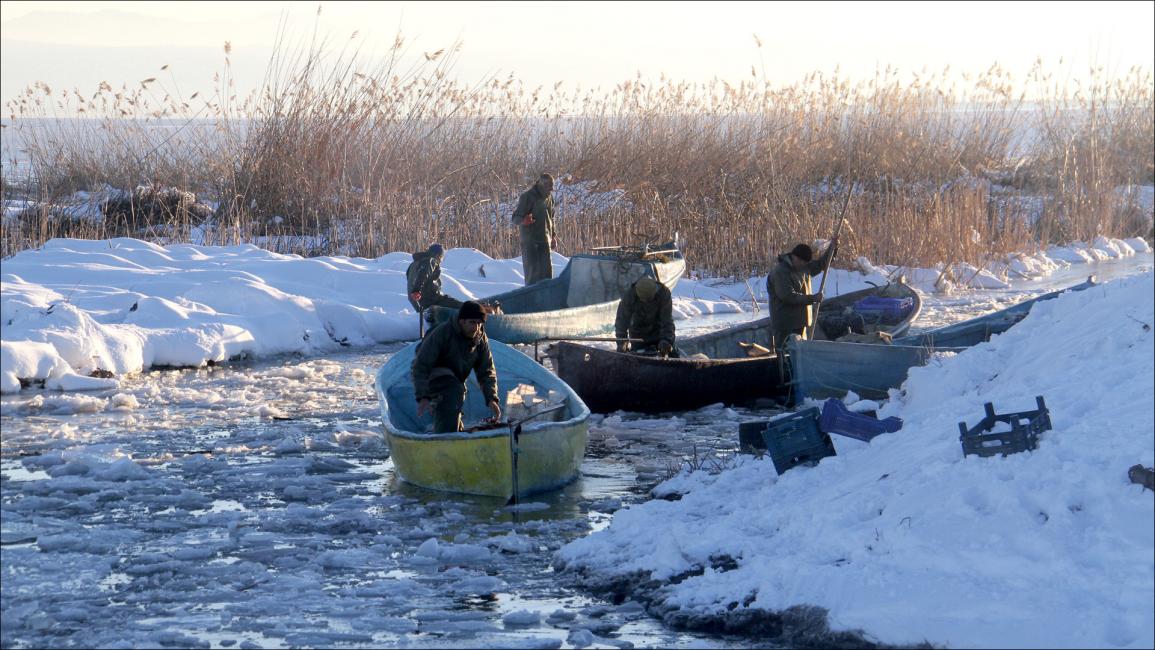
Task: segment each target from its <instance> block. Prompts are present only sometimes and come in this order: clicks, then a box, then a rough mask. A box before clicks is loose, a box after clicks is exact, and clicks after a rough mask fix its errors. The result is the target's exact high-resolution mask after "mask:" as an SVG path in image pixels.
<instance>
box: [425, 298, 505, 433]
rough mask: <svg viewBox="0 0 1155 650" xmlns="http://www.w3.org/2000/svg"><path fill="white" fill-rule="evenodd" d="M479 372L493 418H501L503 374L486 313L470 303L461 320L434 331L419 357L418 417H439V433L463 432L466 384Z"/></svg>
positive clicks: (460, 314) (459, 314)
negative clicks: (487, 332) (495, 362)
mask: <svg viewBox="0 0 1155 650" xmlns="http://www.w3.org/2000/svg"><path fill="white" fill-rule="evenodd" d="M470 372H473V373H474V376H475V377H476V378H477V385H478V386H480V387H481V393H482V396H483V397H484V398H485V403H486V405H487V406H488V407H489V410H490V411H491V412H492V413H493V420H494V421H495V422H496V421H498V420H500V419H501V405H500V403H499V402H498V397H497V370H496V369H495V368H494V366H493V355H492V354H491V353H490V351H489V337H487V336H486V335H485V310H484V309H482V307H481V305H479V304H477V303H476V302H473V301H472V300H470V301H467V302H465V303H464V304H462V305H461V308H460V309H459V310H458V312H457V318H455V319H453V320H450V321H446V322H444V323H442V324H440V325H438V326H437V327H435V328H433V329H432V330H430V331H429V333H428V334H426V335H425V338H424V339H422V340H421V343H420V344H419V347H418V348H417V354H416V355H415V357H414V359H413V394H414V395H415V396H416V398H417V417H418V418H422V417H424V416H425V414H427V413H431V414H432V415H433V433H454V432H457V431H461V430H462V429H463V426H462V421H461V409H462V407H463V406H464V405H465V395H466V390H467V389H466V387H465V380H466V379H468V378H469V373H470Z"/></svg>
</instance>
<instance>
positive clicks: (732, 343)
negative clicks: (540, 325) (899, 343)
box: [549, 283, 922, 413]
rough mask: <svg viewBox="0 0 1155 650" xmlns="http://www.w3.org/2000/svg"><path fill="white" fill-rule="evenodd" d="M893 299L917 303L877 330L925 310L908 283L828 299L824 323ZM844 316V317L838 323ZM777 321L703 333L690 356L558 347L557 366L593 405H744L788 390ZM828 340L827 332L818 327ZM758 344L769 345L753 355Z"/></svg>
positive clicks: (658, 408) (898, 325)
mask: <svg viewBox="0 0 1155 650" xmlns="http://www.w3.org/2000/svg"><path fill="white" fill-rule="evenodd" d="M872 296H873V297H892V298H902V299H907V300H908V301H909V302H908V304H907V307H906V309H905V310H903V313H901V314H899V317H898V318H892V319H890V321H889V322H881V321H885V320H886V319H878V322H874V323H872V324H868V325H866V328H867V329H871V330H872V331H884V332H889V331H893V330H900V331H906V330H907V329H908V328H909V327H910V322H911V321H912V320H913V319H914V318H915V317H916V316H917V315H918V312H919V310H920V309H921V305H922V302H921V299H920V298H919V296H918V293H917V292H916V291H915V290H914V289H912V288H910V287H909V286H907V285H906V284H902V283H894V284H889V285H886V286H881V287H872V288H869V289H865V290H862V291H855V292H852V293H848V294H845V295H842V296H836V297H834V298H831V299H829V300H826V301H823V305H822V308H821V309H820V310H819V323H820V324H822V323H826V324H827V326H828V327H830V329H831V331H835V329H836V328H845V327H846V325H845V321H846V320H847V319H846V310H847V309H853V306H854V304H855V303H856V302H858V301H860V300H863V299H864V298H868V297H872ZM836 321H841V322H836ZM772 332H773V330H772V328H771V326H770V319H769V318H762V319H759V320H755V321H751V322H749V323H743V324H740V325H736V326H734V327H730V328H727V329H724V330H719V331H716V332H710V333H708V334H702V335H700V336H694V337H688V338H684V339H679V340H678V349H679V351H680V352H681V353H682V357H681V358H678V359H662V358H659V357H656V356H644V355H636V354H625V353H620V352H616V351H612V350H606V349H602V348H595V347H591V346H588V345H580V344H576V343H571V342H564V341H563V342H560V343H558V344H556V345H555V346H554V347H553V348H552V350H551V351H550V353H549V356H550V358H551V362H552V364H553V366H554V370H555V371H556V372H557V374H558V376H559V377H561V378H562V380H564V381H565V382H566V383H567V384H569V385H570V386H571V387H572V388H573V389H574V390H575V391H576V392H577V394H578V395H580V396H581V397H582V399H583V400H585V402H586V404H588V405H589V407H590V408H591V409H593V410H595V411H597V412H602V413H605V412H609V411H615V410H619V409H620V410H630V411H641V412H646V413H655V412H664V411H680V410H689V409H695V408H700V407H702V406H706V405H708V404H715V403H718V402H721V403H724V404H743V403H748V402H751V401H753V400H755V399H759V398H770V399H777V398H782V397H784V396H785V395H786V393H787V389H788V385H787V384H785V383H784V381H783V375H784V372H783V370H784V368H783V366H782V365H781V364H780V363H779V360H778V356H777V354H776V353H775V352H774V345H773V342H772V341H771V338H772V336H773V335H772ZM816 335H817V336H821V337H825V336H826V330H823V329H822V327H821V326H820V327H819V328H816ZM751 344H754V345H757V346H760V347H761V348H763V349H764V350H766V352H767V353H766V354H765V356H759V357H751V356H749V352H750V350H751Z"/></svg>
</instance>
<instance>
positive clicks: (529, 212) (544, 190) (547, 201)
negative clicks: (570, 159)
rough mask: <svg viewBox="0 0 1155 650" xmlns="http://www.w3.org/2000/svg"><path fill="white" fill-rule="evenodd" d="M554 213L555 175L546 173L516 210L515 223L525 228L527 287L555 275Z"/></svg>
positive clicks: (523, 248) (523, 246)
mask: <svg viewBox="0 0 1155 650" xmlns="http://www.w3.org/2000/svg"><path fill="white" fill-rule="evenodd" d="M553 216H554V210H553V176H551V175H549V174H542V175H541V177H539V178H538V179H537V182H536V183H534V184H533V187H531V188H529V189H528V190H526V191H525V192H522V194H521V196H520V197H519V198H518V199H517V207H516V208H515V209H514V211H513V223H514V224H515V225H517V226H520V228H519V230H521V265H522V268H523V270H524V272H525V284H526V286H529V285H531V284H533V283H535V282H541V281H542V280H548V279H550V278H552V277H553V261H552V259H551V258H550V246H551V245H552V244H553V240H554V237H555V234H554V227H553Z"/></svg>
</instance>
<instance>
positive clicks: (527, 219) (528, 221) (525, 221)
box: [521, 212, 536, 226]
mask: <svg viewBox="0 0 1155 650" xmlns="http://www.w3.org/2000/svg"><path fill="white" fill-rule="evenodd" d="M534 223H536V221H534V219H533V213H532V212H530V213H529V214H527V215H525V218H524V219H522V220H521V225H523V226H532V225H533V224H534Z"/></svg>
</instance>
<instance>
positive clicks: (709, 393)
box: [550, 341, 785, 413]
mask: <svg viewBox="0 0 1155 650" xmlns="http://www.w3.org/2000/svg"><path fill="white" fill-rule="evenodd" d="M550 359H551V362H552V363H553V366H554V370H556V372H557V374H558V376H559V377H561V378H562V379H563V380H564V381H565V382H566V383H567V384H569V385H570V387H572V388H573V389H574V391H575V392H577V394H578V395H580V396H581V397H582V399H583V400H584V401H585V402H586V404H588V405H589V407H590V408H591V409H593V410H594V411H597V412H599V413H608V412H611V411H617V410H627V411H640V412H643V413H660V412H665V411H685V410H689V409H695V408H700V407H702V406H706V405H708V404H715V403H718V402H722V403H725V404H742V403H745V402H749V401H752V400H755V399H757V398H760V397H767V398H772V397H776V396H779V395H782V394H784V392H785V391H784V390H782V388H783V382H782V380H781V377H780V375H779V370H780V369H779V366H778V357H777V356H773V355H771V356H765V357H743V358H734V359H694V358H679V359H663V358H660V357H656V356H645V355H638V354H627V353H622V352H616V351H614V350H605V349H602V348H595V347H590V346H588V345H578V344H576V343H569V342H566V341H561V342H559V343H557V344H556V345H555V346H554V347H553V349H552V350H551V351H550ZM776 388H777V389H778V390H776Z"/></svg>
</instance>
